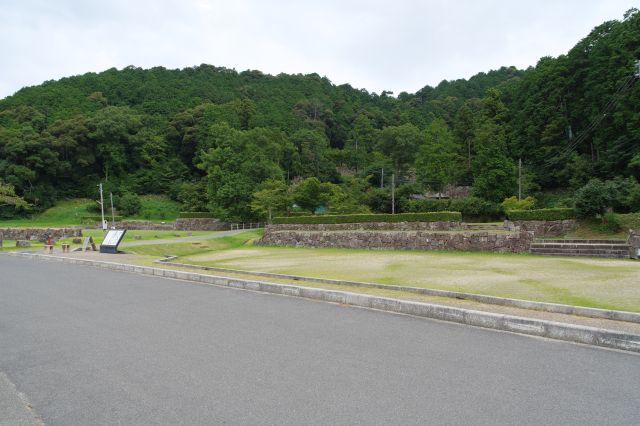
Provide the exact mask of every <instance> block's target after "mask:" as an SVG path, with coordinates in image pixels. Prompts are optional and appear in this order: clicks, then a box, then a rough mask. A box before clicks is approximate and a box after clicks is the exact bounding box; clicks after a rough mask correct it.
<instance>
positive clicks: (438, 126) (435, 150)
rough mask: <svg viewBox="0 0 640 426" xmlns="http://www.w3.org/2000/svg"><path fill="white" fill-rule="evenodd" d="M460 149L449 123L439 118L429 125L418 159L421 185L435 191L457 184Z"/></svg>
mask: <svg viewBox="0 0 640 426" xmlns="http://www.w3.org/2000/svg"><path fill="white" fill-rule="evenodd" d="M457 151H458V147H457V146H456V143H455V140H454V138H453V134H452V133H451V131H450V130H449V126H447V123H446V122H445V121H444V120H443V119H441V118H437V119H435V120H433V121H432V122H431V124H429V126H428V127H427V129H426V130H425V134H424V143H423V144H422V145H421V146H420V148H419V150H418V155H417V157H416V175H417V178H418V180H419V181H420V183H421V184H422V185H423V186H424V187H426V188H430V189H432V190H434V191H441V190H442V189H443V188H444V186H445V185H448V184H451V183H454V182H455V179H456V176H457V175H458V173H459V171H460V162H459V158H458V154H457Z"/></svg>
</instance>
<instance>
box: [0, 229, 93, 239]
mask: <svg viewBox="0 0 640 426" xmlns="http://www.w3.org/2000/svg"><path fill="white" fill-rule="evenodd" d="M50 235H51V237H52V238H53V239H54V240H60V239H62V238H68V237H81V236H82V229H80V228H5V229H0V240H1V239H4V240H31V241H41V242H45V241H47V239H48V238H49V236H50Z"/></svg>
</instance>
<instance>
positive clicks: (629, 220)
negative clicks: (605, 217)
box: [618, 213, 640, 230]
mask: <svg viewBox="0 0 640 426" xmlns="http://www.w3.org/2000/svg"><path fill="white" fill-rule="evenodd" d="M618 219H619V220H620V225H621V226H622V227H624V228H626V229H639V230H640V213H627V214H619V215H618Z"/></svg>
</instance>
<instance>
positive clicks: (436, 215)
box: [273, 212, 462, 224]
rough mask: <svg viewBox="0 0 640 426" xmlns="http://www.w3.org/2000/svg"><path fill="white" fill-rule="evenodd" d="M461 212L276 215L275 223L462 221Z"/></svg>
mask: <svg viewBox="0 0 640 426" xmlns="http://www.w3.org/2000/svg"><path fill="white" fill-rule="evenodd" d="M461 220H462V215H461V214H460V212H428V213H399V214H345V215H318V216H298V217H275V218H273V223H274V224H321V223H322V224H335V223H361V222H460V221H461Z"/></svg>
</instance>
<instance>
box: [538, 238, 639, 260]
mask: <svg viewBox="0 0 640 426" xmlns="http://www.w3.org/2000/svg"><path fill="white" fill-rule="evenodd" d="M530 252H531V253H535V254H541V255H545V256H585V257H609V258H619V259H628V258H629V244H627V242H626V241H624V240H536V241H534V242H533V243H531V248H530Z"/></svg>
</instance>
